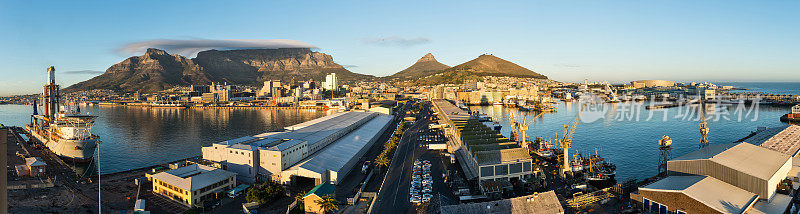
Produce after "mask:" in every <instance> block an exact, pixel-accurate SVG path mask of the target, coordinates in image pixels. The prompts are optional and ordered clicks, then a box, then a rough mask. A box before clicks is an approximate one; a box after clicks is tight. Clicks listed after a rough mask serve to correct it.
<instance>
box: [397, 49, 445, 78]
mask: <svg viewBox="0 0 800 214" xmlns="http://www.w3.org/2000/svg"><path fill="white" fill-rule="evenodd" d="M448 68H450V66H447V65H445V64H442V63H441V62H439V61H436V58H434V57H433V54H431V53H428V54H425V56H423V57H422V58H420V59H419V60H417V62H416V63H414V64H413V65H411V66H410V67H408V68H406V69H404V70H402V71H400V72H397V73H395V74H393V75H391V76H388V78H400V79H417V78H421V77H425V76H429V75H431V74H435V73H438V72H440V71H443V70H445V69H448Z"/></svg>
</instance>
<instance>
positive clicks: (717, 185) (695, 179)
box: [637, 176, 758, 213]
mask: <svg viewBox="0 0 800 214" xmlns="http://www.w3.org/2000/svg"><path fill="white" fill-rule="evenodd" d="M637 198H638V199H639V201H642V206H643V208H644V209H649V210H653V211H656V210H658V211H659V212H660V213H666V211H669V212H673V213H744V212H745V211H747V210H748V209H750V208H751V207H752V206H753V205H754V204H755V203H756V200H757V199H758V195H756V194H753V193H751V192H748V191H745V190H742V189H740V188H738V187H735V186H733V185H730V184H728V183H725V182H722V181H720V180H717V179H716V178H713V177H709V176H670V177H667V178H664V179H661V180H659V181H657V182H655V183H652V184H650V185H647V186H644V187H640V188H639V194H638V197H637Z"/></svg>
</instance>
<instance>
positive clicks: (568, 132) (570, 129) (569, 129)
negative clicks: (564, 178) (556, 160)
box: [559, 112, 581, 175]
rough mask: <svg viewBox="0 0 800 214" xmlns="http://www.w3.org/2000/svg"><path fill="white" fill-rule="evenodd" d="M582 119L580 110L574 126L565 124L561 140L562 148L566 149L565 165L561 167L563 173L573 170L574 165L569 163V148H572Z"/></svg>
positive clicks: (573, 123)
mask: <svg viewBox="0 0 800 214" xmlns="http://www.w3.org/2000/svg"><path fill="white" fill-rule="evenodd" d="M580 120H581V113H580V112H578V116H575V121H572V126H570V125H568V124H565V125H564V135H562V136H561V137H562V139H561V142H559V144H560V145H561V149H562V150H563V151H564V159H563V160H562V161H563V162H564V163H563V166H562V169H561V174H562V175H566V172H569V171H572V167H571V166H570V163H569V148H572V137H573V136H574V135H575V129H577V128H578V123H579V122H580Z"/></svg>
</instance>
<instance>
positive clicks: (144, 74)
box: [65, 48, 374, 92]
mask: <svg viewBox="0 0 800 214" xmlns="http://www.w3.org/2000/svg"><path fill="white" fill-rule="evenodd" d="M334 72H335V73H336V75H337V76H338V77H339V79H340V80H341V81H352V80H371V79H373V78H374V76H370V75H363V74H357V73H353V72H350V71H348V70H347V69H345V68H344V67H342V66H341V65H339V64H336V63H335V62H334V61H333V57H331V56H330V55H327V54H324V53H320V52H315V51H311V50H310V49H308V48H279V49H242V50H225V51H219V50H208V51H202V52H200V53H198V54H197V57H196V58H194V59H188V58H186V57H183V56H180V55H177V54H175V55H170V54H168V53H167V52H166V51H163V50H158V49H153V48H150V49H147V52H145V54H144V55H141V56H134V57H130V58H128V59H126V60H124V61H122V62H120V63H117V64H115V65H113V66H111V67H110V68H108V69H107V70H106V72H105V73H104V74H102V75H100V76H96V77H94V78H92V79H89V80H87V81H83V82H80V83H77V84H74V85H72V86H69V87H67V88H66V89H65V90H68V91H73V90H89V89H111V90H116V91H121V92H133V91H139V90H141V91H142V92H153V91H158V90H163V89H168V88H171V87H174V86H188V85H192V84H210V83H211V82H212V81H214V82H228V83H231V84H243V85H260V84H262V83H263V81H265V80H276V79H280V80H282V81H290V80H292V79H295V80H308V79H314V80H316V81H322V80H324V78H325V75H327V74H330V73H334Z"/></svg>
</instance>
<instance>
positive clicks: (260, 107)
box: [189, 106, 325, 110]
mask: <svg viewBox="0 0 800 214" xmlns="http://www.w3.org/2000/svg"><path fill="white" fill-rule="evenodd" d="M189 108H192V109H314V110H324V109H325V107H322V106H190V107H189Z"/></svg>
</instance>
